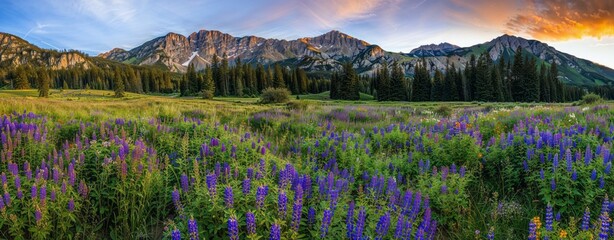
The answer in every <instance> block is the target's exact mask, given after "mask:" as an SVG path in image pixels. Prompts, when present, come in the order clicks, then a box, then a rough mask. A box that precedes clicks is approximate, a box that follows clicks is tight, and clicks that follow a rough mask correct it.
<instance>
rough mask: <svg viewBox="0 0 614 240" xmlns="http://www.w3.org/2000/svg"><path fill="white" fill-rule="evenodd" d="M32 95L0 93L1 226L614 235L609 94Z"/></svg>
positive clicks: (181, 233)
mask: <svg viewBox="0 0 614 240" xmlns="http://www.w3.org/2000/svg"><path fill="white" fill-rule="evenodd" d="M33 94H35V93H34V91H31V92H28V91H0V157H1V159H0V161H1V162H0V163H1V164H0V181H1V182H0V184H1V189H0V194H2V196H1V197H0V239H233V240H234V239H254V240H255V239H608V238H610V237H613V238H614V236H613V235H614V232H613V231H614V229H613V228H612V222H611V217H610V216H611V215H612V213H613V210H614V200H613V199H612V198H611V196H614V176H613V174H612V159H613V157H614V156H612V155H613V153H612V138H613V137H614V108H613V107H614V106H612V105H611V104H609V103H605V104H602V105H592V106H572V105H569V104H568V105H545V104H526V105H523V106H515V105H514V104H496V105H485V104H478V103H439V104H440V105H437V104H432V103H407V104H401V103H396V104H386V103H376V102H370V101H366V102H325V101H314V100H297V101H295V102H293V103H290V104H288V105H258V104H256V103H255V100H254V99H216V100H213V101H205V100H200V99H179V98H173V97H168V96H157V97H156V96H144V95H136V94H134V95H132V94H131V95H128V96H127V97H126V98H124V99H113V98H111V97H110V94H109V93H107V92H102V91H73V92H71V91H68V90H67V91H65V92H62V93H52V97H51V98H50V99H38V98H34V97H30V96H31V95H33ZM443 105H445V106H451V109H447V108H446V107H442V106H443Z"/></svg>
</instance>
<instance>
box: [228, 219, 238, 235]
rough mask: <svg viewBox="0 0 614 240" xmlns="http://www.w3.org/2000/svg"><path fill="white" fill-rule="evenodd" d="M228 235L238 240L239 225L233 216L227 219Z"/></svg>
mask: <svg viewBox="0 0 614 240" xmlns="http://www.w3.org/2000/svg"><path fill="white" fill-rule="evenodd" d="M228 237H230V240H239V225H238V224H237V219H236V218H234V217H230V218H229V219H228Z"/></svg>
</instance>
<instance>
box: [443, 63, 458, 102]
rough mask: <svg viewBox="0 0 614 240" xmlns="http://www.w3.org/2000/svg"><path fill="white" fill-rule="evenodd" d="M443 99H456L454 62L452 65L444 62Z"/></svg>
mask: <svg viewBox="0 0 614 240" xmlns="http://www.w3.org/2000/svg"><path fill="white" fill-rule="evenodd" d="M443 100H445V101H458V100H459V99H458V89H457V85H456V70H455V67H454V63H452V66H450V65H449V64H446V73H445V76H444V89H443Z"/></svg>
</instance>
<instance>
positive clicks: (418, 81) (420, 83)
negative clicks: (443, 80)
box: [412, 59, 431, 102]
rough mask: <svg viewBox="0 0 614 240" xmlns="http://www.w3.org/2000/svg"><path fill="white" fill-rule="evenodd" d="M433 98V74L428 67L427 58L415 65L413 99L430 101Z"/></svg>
mask: <svg viewBox="0 0 614 240" xmlns="http://www.w3.org/2000/svg"><path fill="white" fill-rule="evenodd" d="M430 98H431V76H430V75H429V72H428V70H427V68H426V60H425V59H422V63H421V64H419V63H416V66H415V67H414V82H413V91H412V101H417V102H422V101H429V100H430Z"/></svg>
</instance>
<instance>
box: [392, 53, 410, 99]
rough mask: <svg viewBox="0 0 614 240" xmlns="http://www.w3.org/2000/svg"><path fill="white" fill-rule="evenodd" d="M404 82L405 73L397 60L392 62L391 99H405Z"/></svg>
mask: <svg viewBox="0 0 614 240" xmlns="http://www.w3.org/2000/svg"><path fill="white" fill-rule="evenodd" d="M405 86H406V84H405V74H404V73H403V69H402V68H401V66H400V65H399V63H398V62H396V61H395V62H394V63H393V64H392V71H391V74H390V90H389V91H388V92H389V93H390V100H391V101H405V100H407V89H406V87H405Z"/></svg>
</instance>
